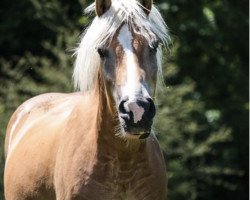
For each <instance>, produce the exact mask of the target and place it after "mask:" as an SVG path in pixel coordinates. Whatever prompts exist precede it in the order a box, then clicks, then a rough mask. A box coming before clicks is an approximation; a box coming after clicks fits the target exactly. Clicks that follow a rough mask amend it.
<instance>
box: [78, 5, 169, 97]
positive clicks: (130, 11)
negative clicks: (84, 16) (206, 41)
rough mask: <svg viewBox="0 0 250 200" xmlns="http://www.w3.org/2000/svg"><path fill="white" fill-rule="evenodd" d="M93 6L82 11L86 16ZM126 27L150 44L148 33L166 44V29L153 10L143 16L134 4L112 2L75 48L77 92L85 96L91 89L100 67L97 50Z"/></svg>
mask: <svg viewBox="0 0 250 200" xmlns="http://www.w3.org/2000/svg"><path fill="white" fill-rule="evenodd" d="M94 10H95V4H92V5H90V6H89V7H88V8H86V10H85V12H86V13H92V12H94ZM123 23H127V24H129V26H131V27H132V29H133V31H134V32H136V33H138V34H140V35H142V36H143V37H145V38H146V40H147V41H148V43H149V44H151V41H152V34H151V33H152V32H153V33H154V34H155V35H156V36H157V37H158V38H159V39H160V40H161V41H162V42H163V44H168V41H169V40H170V37H169V35H168V29H167V25H166V24H165V22H164V20H163V19H162V17H161V15H160V13H159V11H158V10H157V9H156V7H155V6H153V7H152V10H151V12H150V14H149V16H147V15H146V14H145V12H144V11H143V8H142V6H141V5H140V4H139V2H138V1H136V0H125V1H124V0H112V5H111V7H110V9H109V10H108V11H107V12H105V13H104V14H103V15H102V16H101V17H95V18H94V20H93V22H92V24H91V25H90V26H89V27H88V28H87V29H86V30H85V32H84V34H83V36H82V39H81V42H80V45H79V47H78V48H77V50H76V52H75V54H76V56H77V57H76V61H75V67H74V73H73V79H74V85H75V88H76V89H77V90H80V91H83V92H86V91H89V90H91V89H92V88H93V84H94V83H95V80H96V78H97V74H98V69H99V67H100V57H99V55H98V53H97V50H96V49H97V47H98V46H101V45H103V44H104V43H106V42H108V41H110V40H111V39H112V38H113V37H114V35H115V33H116V32H117V30H118V28H119V27H120V26H121V25H122V24H123ZM157 64H158V75H159V76H161V75H162V70H161V49H160V48H159V49H158V52H157Z"/></svg>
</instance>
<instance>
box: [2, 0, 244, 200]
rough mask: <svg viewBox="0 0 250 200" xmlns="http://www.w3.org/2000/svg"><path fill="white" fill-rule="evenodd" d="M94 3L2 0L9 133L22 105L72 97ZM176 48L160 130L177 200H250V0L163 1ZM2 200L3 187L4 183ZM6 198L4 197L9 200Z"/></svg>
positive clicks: (167, 71)
mask: <svg viewBox="0 0 250 200" xmlns="http://www.w3.org/2000/svg"><path fill="white" fill-rule="evenodd" d="M90 3H91V1H86V0H50V1H46V0H24V1H17V0H1V2H0V19H1V20H0V47H1V48H0V131H1V140H0V145H1V149H2V151H1V153H0V155H1V162H0V168H1V170H0V172H1V175H2V174H3V168H4V156H3V144H4V135H5V129H6V124H7V122H8V120H9V118H10V116H11V114H12V113H13V111H14V110H15V109H16V108H17V106H18V105H20V103H21V102H22V101H24V100H26V99H28V98H30V97H32V96H35V95H37V94H40V93H45V92H70V91H73V87H72V81H71V74H72V69H73V67H72V65H73V61H74V58H73V57H72V56H71V55H72V49H73V48H74V47H76V44H77V42H78V40H79V35H80V32H82V30H83V28H84V27H86V25H87V24H89V22H90V19H89V18H88V17H87V16H83V15H82V13H83V8H85V7H86V6H87V5H89V4H90ZM155 4H156V5H157V6H158V8H159V9H160V11H161V13H162V15H163V16H164V18H165V21H166V23H167V24H168V26H169V29H170V34H171V37H172V43H171V44H170V45H169V49H166V50H165V53H164V80H165V83H166V87H165V88H164V89H162V90H161V91H160V92H159V95H158V116H157V120H156V122H155V129H156V131H157V132H158V133H159V134H158V138H159V140H160V142H161V146H162V149H163V151H164V155H165V158H166V161H167V162H166V164H167V168H168V172H167V176H168V179H169V199H170V200H196V199H197V200H198V199H200V200H211V199H216V200H220V199H222V200H223V199H227V200H247V199H248V188H249V183H248V179H249V173H248V164H249V151H248V148H249V146H248V145H249V143H248V142H249V138H248V137H249V136H248V112H249V103H248V74H249V71H248V69H249V60H248V59H249V58H248V55H249V50H248V44H249V41H248V34H249V32H248V30H249V28H248V26H249V14H248V8H249V5H248V1H247V0H241V1H235V0H227V1H225V0H167V1H166V0H155ZM0 190H1V193H2V194H3V183H2V181H0ZM0 199H3V196H1V197H0Z"/></svg>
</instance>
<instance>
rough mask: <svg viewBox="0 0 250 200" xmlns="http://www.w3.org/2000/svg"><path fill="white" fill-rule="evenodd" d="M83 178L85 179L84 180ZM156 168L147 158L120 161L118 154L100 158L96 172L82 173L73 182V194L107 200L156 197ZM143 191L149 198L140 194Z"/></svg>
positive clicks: (95, 167) (94, 168) (94, 167)
mask: <svg viewBox="0 0 250 200" xmlns="http://www.w3.org/2000/svg"><path fill="white" fill-rule="evenodd" d="M83 179H85V180H84V181H83ZM153 179H154V175H153V172H152V171H150V169H149V166H148V165H147V164H146V163H144V162H143V160H141V161H138V162H135V161H134V160H132V159H131V160H127V161H119V159H117V158H113V159H110V160H109V161H106V162H103V160H101V162H99V163H98V162H97V163H96V164H95V166H93V173H92V174H90V175H89V176H88V177H87V178H86V176H85V177H81V176H78V177H77V179H75V182H74V183H73V184H72V185H71V187H69V188H70V191H71V195H73V196H77V198H78V196H79V198H80V199H85V198H86V199H93V200H95V199H100V197H101V198H102V199H103V200H133V199H136V200H139V199H152V197H150V195H152V190H154V189H155V188H154V187H155V186H151V184H152V183H154V181H152V180H153ZM141 194H144V195H145V196H148V198H144V197H140V195H141Z"/></svg>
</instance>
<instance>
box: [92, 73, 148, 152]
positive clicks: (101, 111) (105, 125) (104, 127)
mask: <svg viewBox="0 0 250 200" xmlns="http://www.w3.org/2000/svg"><path fill="white" fill-rule="evenodd" d="M95 95H96V96H98V99H99V101H98V117H97V124H98V136H97V137H98V139H97V142H98V146H99V147H100V148H99V149H100V151H102V152H104V151H105V150H108V149H110V150H112V151H113V152H114V153H115V154H117V155H118V156H122V155H126V157H127V155H128V153H129V152H133V154H134V152H137V151H143V150H144V149H145V147H146V142H145V141H140V140H134V141H127V140H126V139H124V138H121V137H120V136H117V135H116V133H117V130H118V129H119V127H120V122H119V117H118V111H117V108H116V103H115V100H114V98H113V96H112V91H111V90H110V87H109V83H108V82H106V81H105V80H104V78H103V76H102V74H101V73H99V75H98V81H97V84H96V87H95Z"/></svg>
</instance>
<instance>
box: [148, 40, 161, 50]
mask: <svg viewBox="0 0 250 200" xmlns="http://www.w3.org/2000/svg"><path fill="white" fill-rule="evenodd" d="M159 44H160V42H159V40H156V41H153V42H152V43H151V45H150V51H151V52H156V51H157V49H158V47H159Z"/></svg>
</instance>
